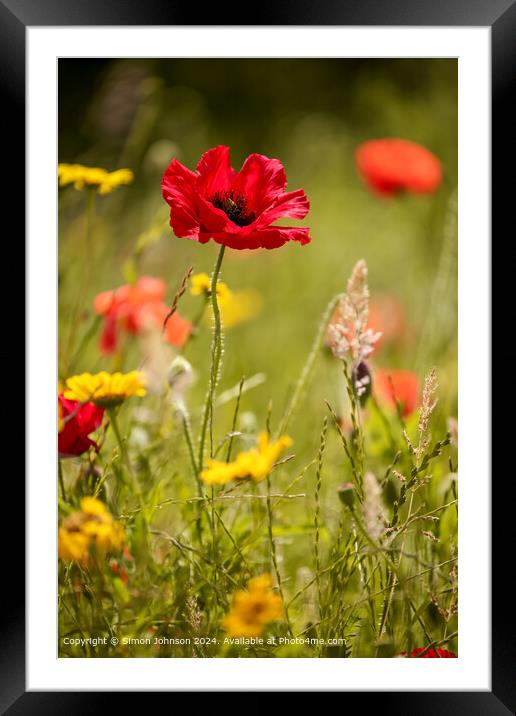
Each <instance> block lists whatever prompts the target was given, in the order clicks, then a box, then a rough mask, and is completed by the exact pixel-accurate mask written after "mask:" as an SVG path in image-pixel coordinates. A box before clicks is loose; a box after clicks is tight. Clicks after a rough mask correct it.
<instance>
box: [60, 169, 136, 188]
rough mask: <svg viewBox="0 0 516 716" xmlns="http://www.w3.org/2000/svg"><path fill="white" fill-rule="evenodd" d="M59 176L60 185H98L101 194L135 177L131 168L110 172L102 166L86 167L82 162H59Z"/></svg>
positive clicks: (76, 186) (83, 186) (128, 182)
mask: <svg viewBox="0 0 516 716" xmlns="http://www.w3.org/2000/svg"><path fill="white" fill-rule="evenodd" d="M57 176H58V179H59V186H67V185H68V184H73V185H74V187H75V189H77V190H81V189H84V188H85V187H87V186H91V187H96V188H97V190H98V192H99V194H109V193H111V192H112V191H113V190H114V189H116V188H117V187H119V186H121V185H122V184H130V183H131V182H132V181H133V179H134V174H133V172H132V171H131V170H130V169H117V170H116V171H114V172H108V171H107V170H106V169H101V168H100V167H85V166H83V165H82V164H59V165H58V167H57Z"/></svg>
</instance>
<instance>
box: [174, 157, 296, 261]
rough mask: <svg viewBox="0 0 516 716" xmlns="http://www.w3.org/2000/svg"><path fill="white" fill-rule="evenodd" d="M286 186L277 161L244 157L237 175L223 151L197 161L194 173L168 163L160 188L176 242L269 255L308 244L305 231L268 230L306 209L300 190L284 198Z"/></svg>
mask: <svg viewBox="0 0 516 716" xmlns="http://www.w3.org/2000/svg"><path fill="white" fill-rule="evenodd" d="M286 185H287V177H286V175H285V170H284V168H283V165H282V164H281V162H280V161H279V160H278V159H269V158H268V157H265V156H264V155H263V154H250V155H249V156H248V157H247V159H246V160H245V162H244V164H243V166H242V169H241V170H240V171H239V172H237V171H235V170H234V169H233V167H232V166H231V163H230V158H229V147H224V146H218V147H214V148H213V149H209V150H208V151H207V152H205V153H204V154H203V155H202V157H201V159H200V161H199V163H198V164H197V171H195V172H193V171H191V170H190V169H187V168H186V167H184V166H183V165H182V164H180V163H179V162H178V161H177V159H174V160H173V161H172V163H171V164H170V166H169V167H168V169H167V171H166V172H165V175H164V176H163V181H162V184H161V187H162V191H163V197H164V199H165V201H166V202H167V203H168V204H169V205H170V226H171V227H172V229H173V231H174V233H175V234H176V236H179V237H182V238H187V239H193V240H194V241H199V242H200V243H201V244H205V243H206V242H207V241H209V240H210V239H213V240H214V241H216V242H217V243H218V244H224V245H225V246H229V247H230V248H233V249H258V248H265V249H275V248H278V247H279V246H283V244H285V243H286V242H287V241H299V243H301V244H307V243H308V242H309V241H310V236H309V235H308V232H309V229H306V228H294V227H286V226H272V225H271V224H272V223H273V222H274V221H277V219H280V218H282V217H286V216H288V217H290V218H291V219H304V218H305V216H306V215H307V213H308V210H309V208H310V204H309V202H308V199H307V197H306V194H305V192H304V190H303V189H297V190H296V191H289V192H286V191H285V187H286Z"/></svg>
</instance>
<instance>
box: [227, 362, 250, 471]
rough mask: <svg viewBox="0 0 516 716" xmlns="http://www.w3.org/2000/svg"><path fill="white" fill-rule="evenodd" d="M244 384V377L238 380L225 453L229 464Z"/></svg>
mask: <svg viewBox="0 0 516 716" xmlns="http://www.w3.org/2000/svg"><path fill="white" fill-rule="evenodd" d="M244 383H245V377H244V376H242V377H241V379H240V383H239V386H238V395H237V400H236V404H235V412H234V413H233V423H232V425H231V437H230V438H229V443H228V451H227V453H226V462H230V460H231V450H232V448H233V438H234V434H235V430H236V424H237V419H238V411H239V410H240V399H241V397H242V388H243V387H244Z"/></svg>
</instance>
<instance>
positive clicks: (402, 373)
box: [373, 369, 419, 418]
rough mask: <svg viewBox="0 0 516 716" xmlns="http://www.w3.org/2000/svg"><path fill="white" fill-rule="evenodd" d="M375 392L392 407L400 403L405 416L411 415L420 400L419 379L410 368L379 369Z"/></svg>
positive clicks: (376, 375) (375, 378)
mask: <svg viewBox="0 0 516 716" xmlns="http://www.w3.org/2000/svg"><path fill="white" fill-rule="evenodd" d="M373 386H374V393H375V395H376V397H377V398H378V400H379V401H380V402H382V403H384V404H385V405H387V406H388V407H390V408H394V409H395V408H396V403H397V402H398V403H400V405H401V412H402V415H403V417H404V418H406V417H408V416H409V415H411V413H413V412H414V410H415V409H416V407H417V405H418V402H419V379H418V377H417V375H416V374H415V373H413V372H412V371H410V370H394V369H390V370H378V371H376V373H375V375H374V381H373Z"/></svg>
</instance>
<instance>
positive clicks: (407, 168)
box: [355, 139, 442, 196]
mask: <svg viewBox="0 0 516 716" xmlns="http://www.w3.org/2000/svg"><path fill="white" fill-rule="evenodd" d="M355 161H356V164H357V168H358V171H359V172H360V174H361V175H362V177H363V179H364V181H365V182H366V184H367V185H368V186H369V187H370V188H371V189H372V190H373V191H375V192H377V193H378V194H381V195H383V196H392V195H393V194H396V193H398V192H400V191H408V192H413V193H415V194H431V193H432V192H434V191H435V190H436V189H437V188H438V187H439V185H440V183H441V180H442V168H441V162H440V161H439V159H437V157H436V156H435V155H434V154H432V152H430V151H429V150H428V149H425V147H422V146H421V145H420V144H416V143H415V142H410V141H408V140H406V139H372V140H370V141H368V142H365V143H364V144H361V145H360V146H359V147H358V149H357V150H356V152H355Z"/></svg>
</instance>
